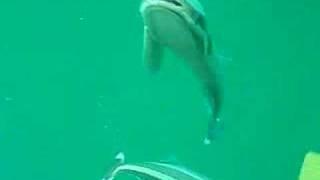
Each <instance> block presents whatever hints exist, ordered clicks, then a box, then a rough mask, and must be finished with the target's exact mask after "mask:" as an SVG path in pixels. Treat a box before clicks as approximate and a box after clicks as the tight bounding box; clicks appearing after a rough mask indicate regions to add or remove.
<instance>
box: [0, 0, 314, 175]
mask: <svg viewBox="0 0 320 180" xmlns="http://www.w3.org/2000/svg"><path fill="white" fill-rule="evenodd" d="M202 3H203V5H204V7H205V9H206V12H207V16H208V17H207V18H208V24H209V29H210V32H211V34H212V36H213V39H214V43H215V45H216V48H217V51H218V52H219V53H221V54H223V55H226V56H228V57H232V59H233V60H232V62H228V63H226V65H225V66H224V69H223V73H224V85H225V102H224V107H223V117H222V119H223V120H224V122H225V123H224V132H223V133H222V134H221V136H220V138H219V139H218V140H217V141H216V142H215V143H214V144H212V146H208V147H206V146H203V145H202V138H203V136H204V134H205V130H206V122H207V118H208V117H207V114H206V113H207V112H206V109H205V105H204V99H203V98H202V96H201V92H200V89H199V87H198V84H197V82H196V80H195V79H194V78H193V77H192V75H191V72H189V71H188V69H187V68H186V67H185V66H184V65H183V63H182V62H181V61H179V60H177V59H176V58H175V57H174V56H172V54H168V55H167V58H166V60H165V63H164V65H163V69H162V71H161V72H160V74H158V75H157V76H155V77H150V76H148V74H147V72H146V71H145V68H144V67H143V64H142V60H141V48H142V35H143V34H142V22H141V18H140V15H139V13H138V6H139V1H138V0H131V1H107V0H104V1H102V0H94V1H84V0H82V1H69V0H65V1H62V0H58V1H53V0H45V1H40V0H31V1H19V0H14V1H1V2H0V24H1V25H0V179H1V180H18V179H19V180H20V179H24V180H96V179H100V178H101V176H102V175H103V174H104V173H105V171H106V170H107V169H108V167H109V165H110V164H111V162H112V158H113V156H114V154H115V152H116V151H117V150H123V151H124V152H126V154H127V157H128V160H129V161H142V160H160V159H166V158H167V157H169V156H176V157H177V158H178V159H179V161H180V162H182V163H183V164H184V165H186V166H187V167H189V168H191V169H193V170H196V171H198V172H200V173H202V174H204V175H207V176H208V177H211V178H213V179H220V180H292V179H296V178H297V176H298V173H299V170H300V165H301V163H302V160H303V157H304V154H305V153H306V152H307V151H308V150H310V149H313V150H318V151H319V150H320V145H319V138H320V135H319V131H320V120H319V119H320V113H319V107H320V103H319V102H320V96H319V92H320V83H319V77H320V72H319V67H320V61H319V58H320V53H319V50H320V36H319V32H320V25H319V23H318V21H319V18H320V14H319V12H318V10H319V7H320V6H319V2H317V1H315V0H313V1H312V0H305V1H302V0H300V1H298V0H293V1H288V0H287V1H286V0H281V1H279V0H273V1H270V0H259V1H258V0H257V1H254V0H240V1H232V0H227V1H226V0H224V1H222V0H215V1H213V0H210V1H209V0H202Z"/></svg>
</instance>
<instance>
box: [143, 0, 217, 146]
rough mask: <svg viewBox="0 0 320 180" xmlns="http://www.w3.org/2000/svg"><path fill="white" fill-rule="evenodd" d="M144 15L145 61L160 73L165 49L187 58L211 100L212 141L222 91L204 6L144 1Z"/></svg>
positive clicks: (193, 1)
mask: <svg viewBox="0 0 320 180" xmlns="http://www.w3.org/2000/svg"><path fill="white" fill-rule="evenodd" d="M140 13H141V15H142V18H143V23H144V42H143V59H144V62H145V64H146V66H147V68H148V70H149V71H150V72H152V73H155V72H157V71H159V69H160V67H161V64H162V60H163V54H164V49H170V50H171V51H172V52H174V53H175V54H176V55H177V56H178V57H180V58H182V59H184V61H185V62H186V64H187V65H188V66H189V67H190V69H191V71H192V72H193V74H194V75H195V77H196V78H197V79H198V81H199V82H200V85H201V86H202V88H203V92H204V95H205V96H206V99H207V100H208V104H209V113H210V114H211V118H210V122H209V123H208V134H207V138H206V140H207V141H205V142H210V141H211V140H212V139H213V138H214V131H215V128H216V124H217V122H219V116H220V109H221V101H222V90H221V83H220V78H219V77H218V73H217V72H218V70H217V66H216V64H217V63H215V62H214V61H215V59H213V57H214V56H212V53H213V50H212V41H211V37H210V35H209V32H208V29H207V25H206V20H205V13H204V10H203V7H202V6H201V4H200V2H199V1H198V0H143V1H142V3H141V6H140Z"/></svg>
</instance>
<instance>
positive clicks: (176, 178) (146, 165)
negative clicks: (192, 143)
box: [103, 162, 210, 180]
mask: <svg viewBox="0 0 320 180" xmlns="http://www.w3.org/2000/svg"><path fill="white" fill-rule="evenodd" d="M120 174H127V175H132V176H134V177H135V178H138V179H146V180H210V179H209V178H207V177H204V176H202V175H199V174H198V173H196V172H194V171H191V170H189V169H187V168H185V167H182V166H178V165H175V164H171V163H164V162H142V163H123V164H118V165H117V166H116V167H114V168H112V170H111V171H110V172H109V174H108V175H107V176H105V177H104V178H103V180H114V179H116V177H118V175H120Z"/></svg>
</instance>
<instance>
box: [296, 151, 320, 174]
mask: <svg viewBox="0 0 320 180" xmlns="http://www.w3.org/2000/svg"><path fill="white" fill-rule="evenodd" d="M299 180H320V154H319V153H315V152H309V153H307V154H306V156H305V158H304V162H303V165H302V168H301V172H300V176H299Z"/></svg>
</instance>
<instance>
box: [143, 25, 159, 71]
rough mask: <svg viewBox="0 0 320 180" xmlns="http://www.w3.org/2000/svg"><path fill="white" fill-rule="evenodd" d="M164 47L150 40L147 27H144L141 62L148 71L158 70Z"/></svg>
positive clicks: (152, 39)
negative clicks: (142, 61)
mask: <svg viewBox="0 0 320 180" xmlns="http://www.w3.org/2000/svg"><path fill="white" fill-rule="evenodd" d="M163 49H164V47H163V46H162V45H161V44H160V43H159V42H157V41H156V40H154V38H152V36H151V34H150V32H149V30H148V27H147V26H145V27H144V44H143V60H144V63H145V65H146V66H147V68H148V69H149V71H151V72H157V71H158V70H159V69H160V66H161V61H162V57H163V51H164V50H163Z"/></svg>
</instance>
